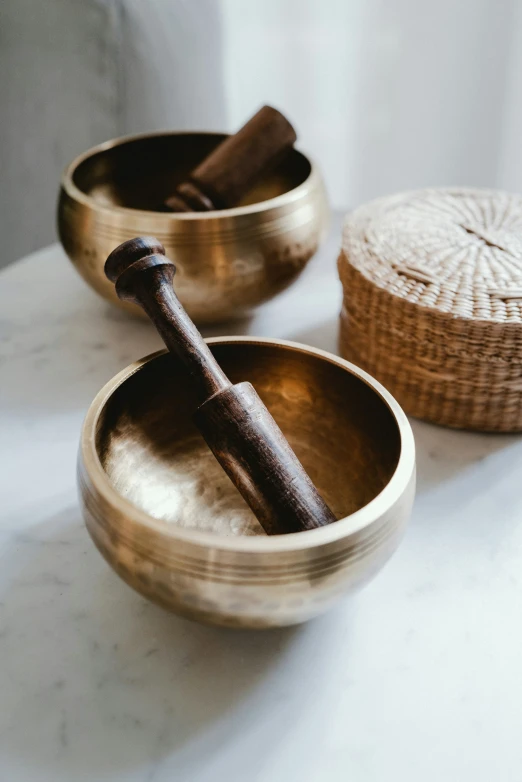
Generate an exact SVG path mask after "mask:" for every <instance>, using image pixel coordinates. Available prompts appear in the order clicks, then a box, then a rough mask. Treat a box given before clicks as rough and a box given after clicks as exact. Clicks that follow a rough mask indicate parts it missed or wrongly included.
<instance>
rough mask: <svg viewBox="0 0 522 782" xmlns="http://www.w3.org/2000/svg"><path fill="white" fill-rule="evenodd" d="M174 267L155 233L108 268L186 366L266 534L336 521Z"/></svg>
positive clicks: (126, 247) (212, 436) (226, 462)
mask: <svg viewBox="0 0 522 782" xmlns="http://www.w3.org/2000/svg"><path fill="white" fill-rule="evenodd" d="M175 271H176V269H175V266H174V264H173V263H172V261H169V259H168V258H166V257H165V249H164V247H163V246H162V244H161V243H160V242H159V241H158V240H157V239H154V238H153V237H140V238H137V239H131V240H130V241H127V242H124V243H123V244H121V245H120V246H119V247H117V248H116V249H115V250H114V251H113V252H112V253H111V254H110V255H109V257H108V258H107V261H106V263H105V273H106V275H107V277H108V278H109V279H110V280H112V282H114V283H115V285H116V292H117V294H118V296H119V298H120V299H123V300H125V301H132V302H134V303H136V304H139V305H140V306H141V307H143V309H144V310H145V312H146V313H147V315H148V316H149V318H150V319H151V320H152V322H153V323H154V325H155V326H156V328H157V330H158V332H159V333H160V335H161V337H162V339H163V341H164V342H165V345H166V346H167V348H168V349H169V350H170V352H171V353H173V354H174V355H175V356H176V357H177V358H178V359H179V360H180V361H181V362H182V363H183V364H184V366H185V368H186V369H187V370H188V375H190V379H189V378H187V382H190V383H191V387H192V390H193V392H194V395H195V397H196V400H197V402H198V404H199V407H198V408H197V410H196V412H195V414H194V422H195V424H196V426H197V427H198V429H199V430H200V432H201V434H202V435H203V437H204V438H205V440H206V442H207V444H208V446H209V447H210V449H211V451H212V453H213V454H214V456H215V457H216V459H217V460H218V462H219V463H220V464H221V466H222V467H223V469H224V470H225V472H226V473H227V475H228V476H229V478H230V479H231V481H232V482H233V483H234V485H235V486H236V487H237V489H238V490H239V491H240V493H241V494H242V496H243V497H244V499H245V500H246V501H247V503H248V504H249V505H250V507H251V508H252V510H253V512H254V513H255V515H256V516H257V518H258V520H259V522H260V523H261V525H262V526H263V528H264V530H265V531H266V532H267V533H268V534H269V535H276V534H281V533H286V532H299V531H302V530H309V529H313V528H315V527H321V526H323V525H325V524H329V523H330V522H333V521H335V516H334V514H333V513H332V511H331V510H330V508H329V507H328V506H327V505H326V503H325V502H324V500H323V499H322V498H321V496H320V495H319V493H318V491H317V489H316V488H315V486H314V485H313V483H312V481H311V480H310V478H309V477H308V475H307V474H306V472H305V470H304V468H303V466H302V465H301V463H300V461H299V460H298V458H297V456H296V455H295V454H294V452H293V451H292V449H291V447H290V445H289V443H288V442H287V440H286V439H285V437H284V435H283V433H282V432H281V430H280V429H279V427H278V425H277V424H276V422H275V421H274V419H273V418H272V416H271V415H270V413H269V412H268V410H267V408H266V407H265V405H264V404H263V402H262V401H261V399H260V397H259V396H258V395H257V393H256V391H255V389H254V388H253V386H252V385H251V384H250V383H248V382H244V383H237V384H236V385H232V384H231V382H230V380H229V379H228V378H227V376H226V375H225V373H224V372H223V370H222V369H221V368H220V366H219V365H218V363H217V362H216V359H215V358H214V356H213V355H212V353H211V352H210V350H209V348H208V346H207V344H206V343H205V341H204V340H203V338H202V336H201V334H200V333H199V331H198V330H197V328H196V327H195V325H194V324H193V323H192V321H191V320H190V318H189V316H188V315H187V313H186V312H185V310H184V309H183V307H182V306H181V304H180V302H179V300H178V298H177V296H176V294H175V293H174V289H173V287H172V280H173V277H174V274H175Z"/></svg>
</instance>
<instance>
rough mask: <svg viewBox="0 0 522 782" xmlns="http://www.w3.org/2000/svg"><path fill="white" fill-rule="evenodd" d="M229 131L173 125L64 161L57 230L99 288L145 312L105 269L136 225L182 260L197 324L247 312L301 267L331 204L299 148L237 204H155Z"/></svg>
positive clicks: (179, 278)
mask: <svg viewBox="0 0 522 782" xmlns="http://www.w3.org/2000/svg"><path fill="white" fill-rule="evenodd" d="M223 138H224V136H222V135H219V134H211V133H170V134H155V135H149V136H133V137H128V138H124V139H117V140H116V141H112V142H107V143H106V144H103V145H101V146H99V147H95V148H94V149H92V150H89V151H88V152H86V153H85V154H84V155H81V156H80V157H79V158H77V159H76V160H75V161H73V163H72V164H71V165H70V166H69V167H68V168H67V170H66V171H65V173H64V176H63V177H62V184H61V190H60V197H59V203H58V229H59V235H60V239H61V242H62V244H63V247H64V249H65V251H66V253H67V255H68V256H69V258H70V259H71V260H72V262H73V263H74V265H75V267H76V269H77V270H78V271H79V273H80V274H81V275H82V277H83V278H84V279H85V280H86V282H88V283H89V285H91V286H92V287H93V288H94V290H95V291H97V292H98V293H99V294H100V295H101V296H103V297H104V298H106V299H108V300H109V301H111V302H112V303H114V304H116V305H117V306H120V307H121V306H123V307H124V308H126V309H130V310H131V311H134V312H135V313H137V314H138V313H139V314H141V310H139V308H137V307H135V305H132V304H124V303H122V302H120V301H119V299H118V298H117V296H116V294H115V292H114V286H113V285H111V283H110V282H109V281H108V280H107V279H106V278H105V275H104V272H103V266H104V263H105V260H106V258H107V256H108V255H109V253H110V252H111V251H112V250H113V249H114V248H115V247H116V246H117V245H118V244H121V242H123V241H126V240H127V239H132V238H134V237H135V236H139V235H147V236H155V237H157V238H158V239H159V240H160V241H161V242H162V243H163V244H164V246H165V249H166V254H167V256H168V257H169V258H171V259H172V260H173V261H174V263H175V264H176V267H177V273H176V277H175V279H174V287H175V289H176V293H177V294H178V296H179V298H180V300H181V302H182V304H183V305H184V307H185V309H186V310H187V312H188V313H189V315H190V316H191V318H192V319H193V320H195V321H196V322H197V323H200V324H202V323H213V322H219V321H223V320H227V319H230V318H236V317H239V316H242V315H244V314H246V313H248V312H249V311H250V310H252V309H253V308H254V307H255V306H256V305H258V304H260V303H261V302H263V301H266V300H267V299H270V298H272V297H273V296H274V295H276V294H277V293H279V292H280V291H282V290H284V288H286V287H287V286H288V285H290V284H291V283H292V282H293V281H294V280H295V279H296V278H297V277H298V275H299V274H300V272H301V271H302V270H303V268H304V267H305V265H306V263H307V261H308V260H309V259H310V258H311V257H312V255H313V254H314V253H315V251H316V250H317V247H318V245H319V242H320V241H321V239H322V238H323V237H324V234H325V232H326V229H327V224H328V206H327V201H326V195H325V191H324V186H323V183H322V179H321V176H320V174H319V173H318V171H317V169H316V167H315V166H314V165H312V164H311V163H310V162H309V161H308V159H307V158H306V157H305V156H304V155H302V154H301V153H300V152H297V151H296V150H292V152H291V153H290V154H289V155H288V157H287V158H285V161H283V163H281V165H280V166H279V168H278V169H277V170H276V171H275V172H273V173H272V174H271V175H269V176H268V177H267V179H266V180H265V181H264V182H261V183H260V184H259V185H258V186H257V187H256V188H255V189H254V190H253V191H252V192H251V193H250V194H249V197H248V199H246V201H245V203H244V204H242V205H241V206H239V207H237V208H234V209H226V210H223V211H219V212H207V213H190V214H189V213H184V214H172V213H165V212H160V211H157V208H158V206H159V205H161V203H162V202H163V201H164V200H165V198H166V197H167V196H168V195H170V194H171V193H172V191H173V188H174V186H175V185H176V183H177V182H178V181H180V180H182V179H183V178H184V176H185V175H186V174H187V173H188V171H190V170H191V169H192V168H193V167H194V166H195V165H196V164H197V163H198V162H199V161H200V160H201V159H202V158H203V157H205V155H206V154H207V153H208V152H209V151H210V150H211V149H212V148H213V147H215V146H216V144H217V143H219V141H220V140H222V139H223Z"/></svg>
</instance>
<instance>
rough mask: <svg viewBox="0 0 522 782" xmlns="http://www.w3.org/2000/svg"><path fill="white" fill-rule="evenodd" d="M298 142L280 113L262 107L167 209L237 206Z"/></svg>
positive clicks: (204, 209)
mask: <svg viewBox="0 0 522 782" xmlns="http://www.w3.org/2000/svg"><path fill="white" fill-rule="evenodd" d="M296 138H297V137H296V134H295V130H294V129H293V127H292V126H291V125H290V123H289V122H288V120H287V119H286V118H285V117H284V116H283V115H282V114H281V112H279V111H277V109H273V108H272V107H271V106H263V108H262V109H260V110H259V111H258V112H257V114H255V115H254V116H253V117H252V118H251V119H250V120H249V121H248V122H247V123H246V125H243V127H242V128H241V129H240V130H238V132H237V133H235V134H234V135H233V136H229V137H228V138H227V139H225V140H224V141H222V142H221V144H219V146H217V147H216V148H215V149H214V150H213V151H212V152H211V153H210V155H208V156H207V157H206V158H205V160H203V161H202V162H201V163H200V164H199V165H198V166H197V167H196V168H195V169H194V170H193V171H192V172H191V173H190V174H189V176H188V177H187V179H186V181H185V182H182V183H181V184H180V185H178V186H177V188H176V191H175V193H174V194H173V195H172V196H171V197H170V198H167V200H166V201H165V204H164V209H165V210H167V211H170V212H208V211H210V210H213V209H227V208H230V207H231V206H235V205H236V204H238V203H239V201H240V200H241V199H242V198H243V196H244V195H245V194H246V193H247V192H248V191H249V190H250V188H251V187H252V186H253V185H254V184H255V183H256V182H257V181H258V180H259V179H260V177H261V176H262V175H263V174H265V173H266V172H267V171H269V170H270V169H271V168H273V167H274V166H275V165H276V164H277V163H278V162H279V161H280V160H281V159H282V158H283V157H284V155H285V154H286V153H287V152H288V150H289V149H290V148H291V147H292V145H293V144H294V142H295V140H296Z"/></svg>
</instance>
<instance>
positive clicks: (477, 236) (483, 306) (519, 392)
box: [338, 189, 522, 432]
mask: <svg viewBox="0 0 522 782" xmlns="http://www.w3.org/2000/svg"><path fill="white" fill-rule="evenodd" d="M338 266H339V274H340V277H341V282H342V284H343V290H344V305H343V310H342V313H341V331H340V345H341V353H342V355H343V356H344V357H345V358H348V359H349V360H350V361H353V362H354V363H355V364H358V365H359V366H361V367H363V368H364V369H366V370H367V371H368V372H370V374H372V375H374V376H375V377H376V378H377V379H378V380H380V381H381V382H382V383H383V384H384V385H385V386H387V388H389V390H390V391H391V392H392V393H393V394H394V395H395V397H396V398H397V399H398V401H399V402H400V403H401V404H402V406H403V407H404V409H405V410H406V412H408V413H409V414H411V415H413V416H416V417H419V418H425V419H427V420H429V421H433V422H435V423H439V424H445V425H447V426H454V427H459V428H465V429H479V430H484V431H499V432H510V431H517V430H522V197H521V196H517V195H511V194H508V193H503V192H498V191H490V190H470V189H447V190H441V189H432V190H421V191H416V192H409V193H402V194H399V195H396V196H392V197H388V198H381V199H379V200H377V201H373V202H372V203H369V204H367V205H365V206H362V207H361V208H359V209H357V210H356V211H355V212H353V213H352V214H350V215H348V217H347V218H346V221H345V224H344V231H343V242H342V249H341V254H340V257H339V262H338Z"/></svg>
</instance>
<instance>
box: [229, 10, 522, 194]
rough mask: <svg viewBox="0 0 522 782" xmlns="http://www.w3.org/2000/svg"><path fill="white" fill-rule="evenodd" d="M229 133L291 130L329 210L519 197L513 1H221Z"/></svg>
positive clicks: (517, 35)
mask: <svg viewBox="0 0 522 782" xmlns="http://www.w3.org/2000/svg"><path fill="white" fill-rule="evenodd" d="M221 8H222V15H223V35H224V45H223V52H224V74H225V79H224V83H225V90H226V96H227V110H228V117H229V125H230V127H231V128H232V127H237V126H238V125H240V124H241V122H242V121H243V120H244V119H245V118H246V117H247V116H248V115H249V114H251V113H252V112H253V111H254V110H255V108H256V107H257V106H258V105H259V104H261V103H265V102H267V103H273V104H274V105H275V106H277V107H279V108H281V109H282V110H283V111H284V112H286V113H287V114H288V116H289V118H291V120H292V121H293V122H294V123H295V126H296V128H297V130H298V133H299V140H300V144H301V147H302V148H303V149H304V150H307V151H309V152H310V154H311V155H312V156H313V157H314V158H315V159H317V160H318V161H319V163H320V165H321V168H322V170H323V172H324V174H325V177H326V181H327V185H328V189H329V192H330V197H331V200H332V202H333V204H334V205H335V206H337V207H347V206H354V205H356V204H358V203H360V202H361V201H364V200H367V199H369V198H373V197H375V196H378V195H381V194H384V193H388V192H393V191H396V190H401V189H406V188H414V187H423V186H426V185H457V184H458V185H473V186H484V187H489V186H491V187H505V188H508V189H512V190H522V162H521V155H520V153H519V147H520V143H521V140H522V2H520V0H248V1H247V2H246V1H245V0H221Z"/></svg>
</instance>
